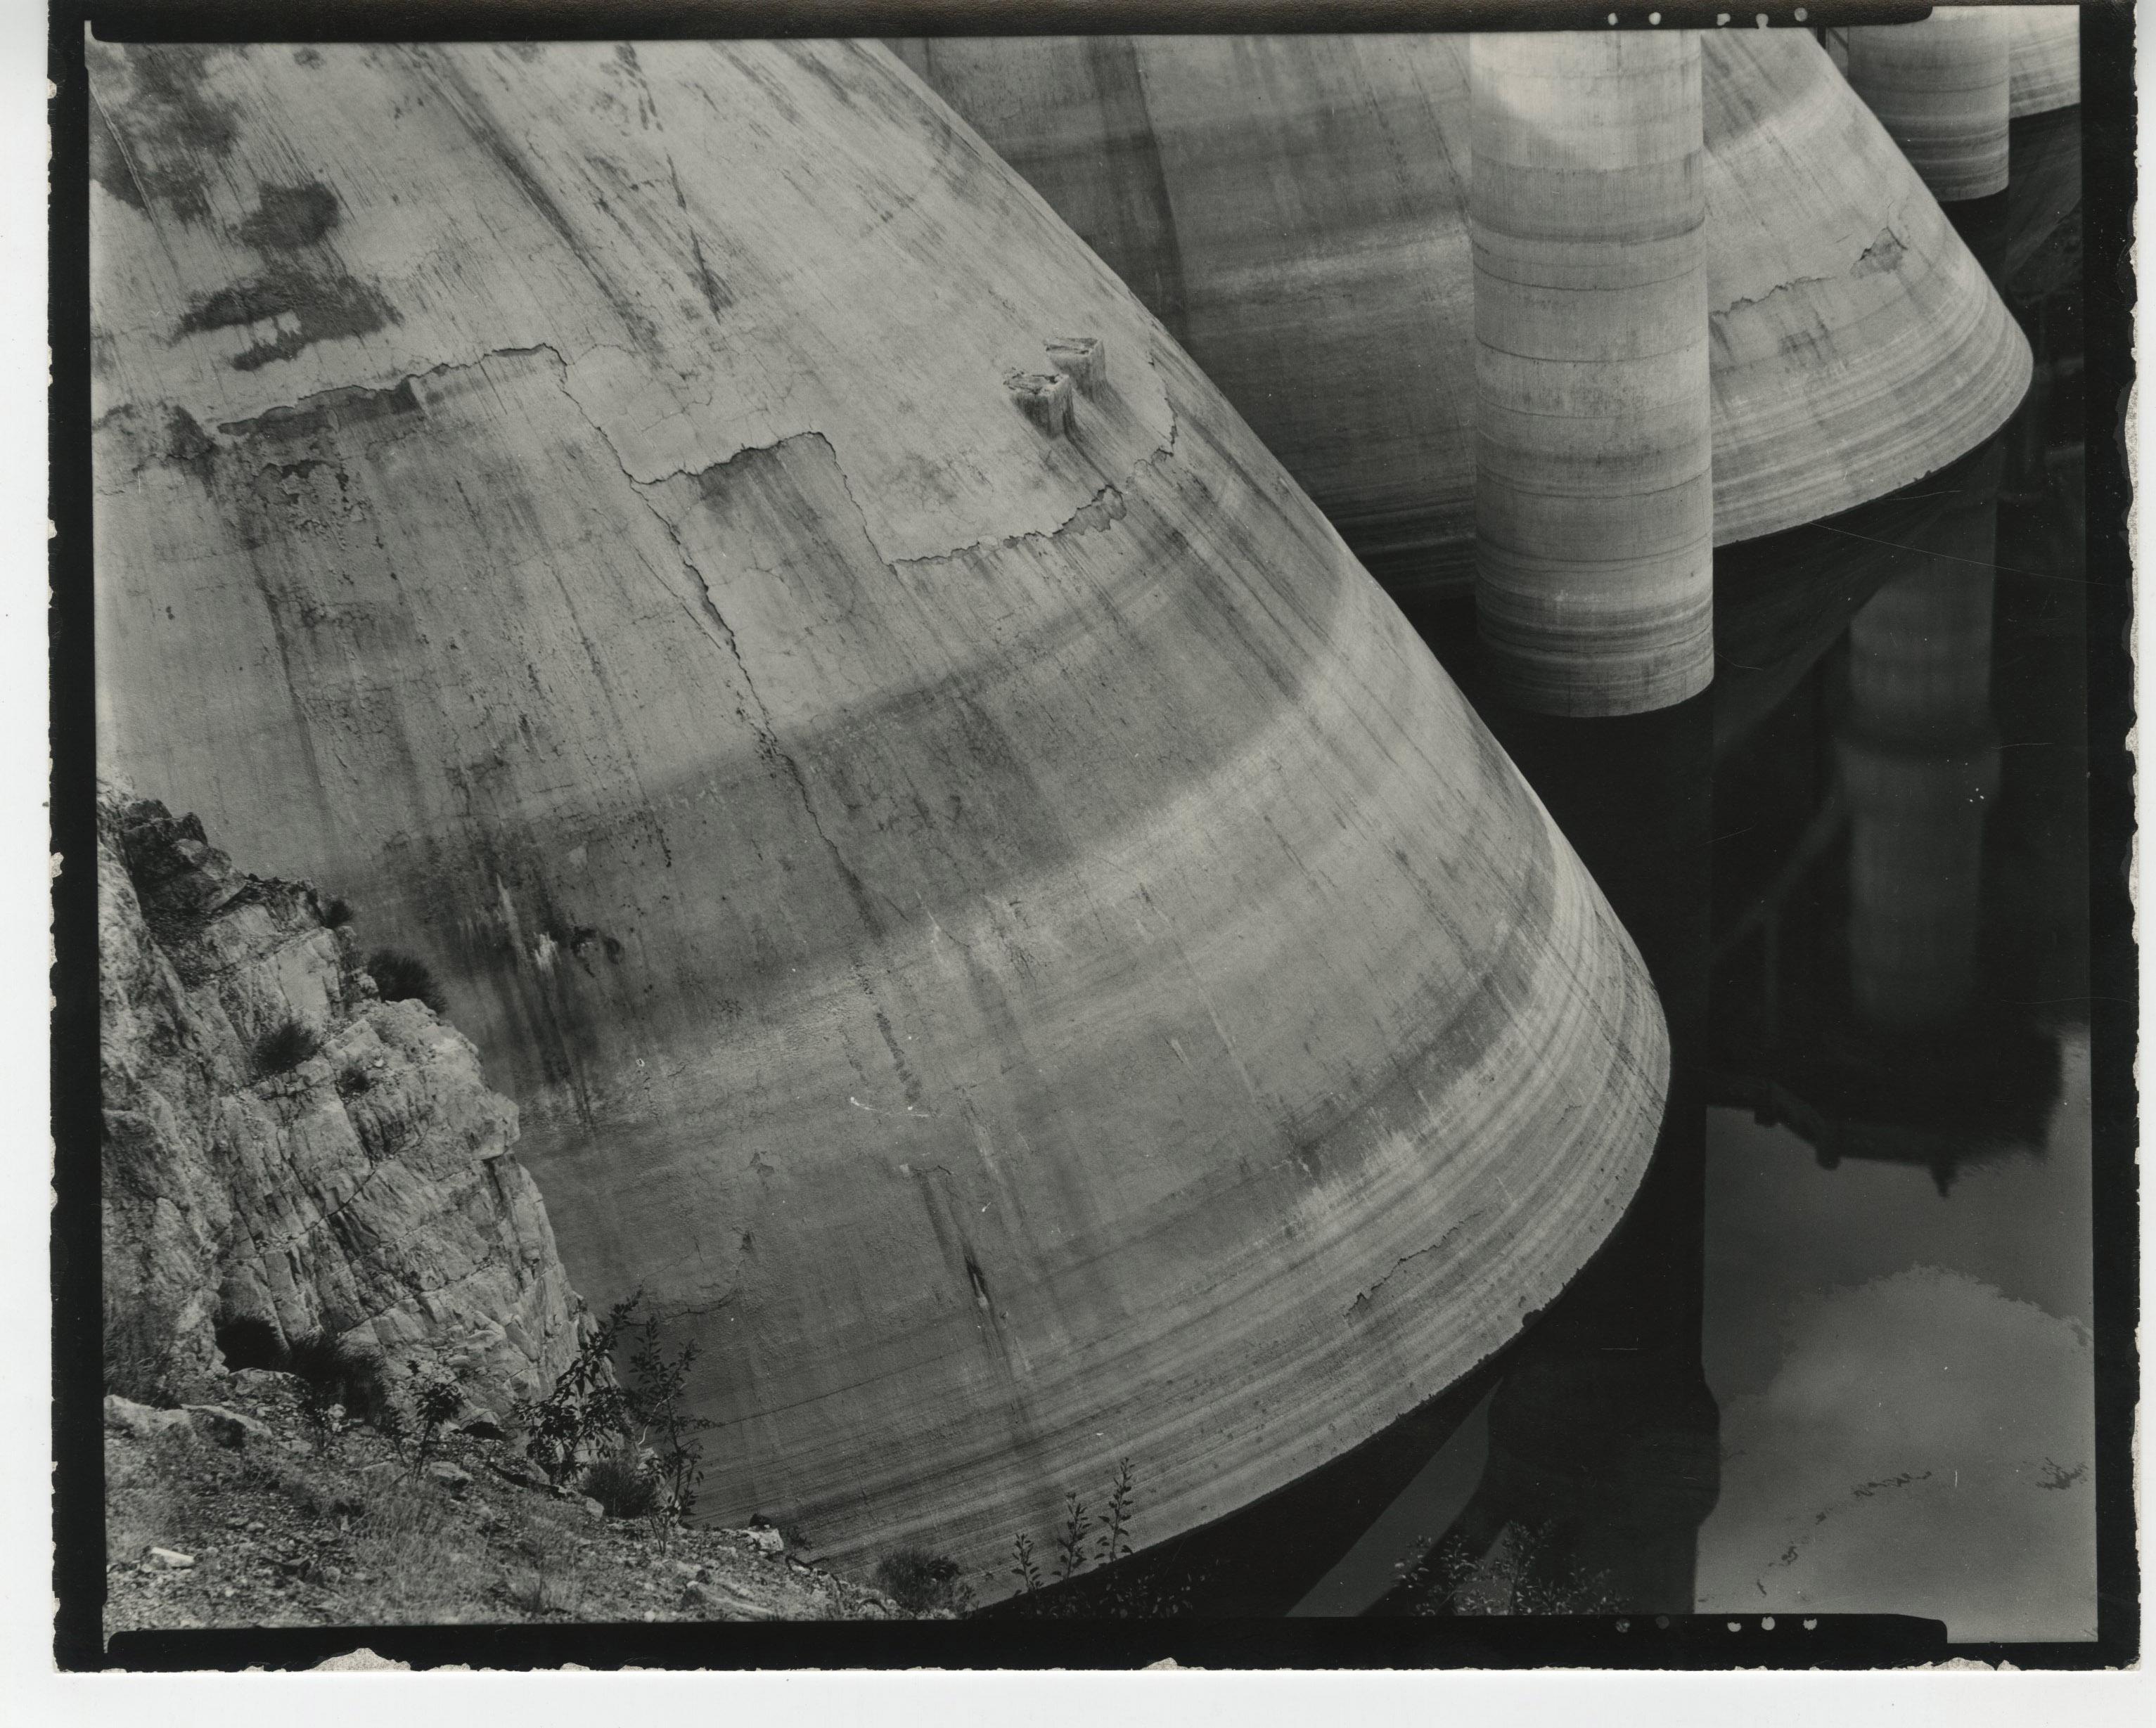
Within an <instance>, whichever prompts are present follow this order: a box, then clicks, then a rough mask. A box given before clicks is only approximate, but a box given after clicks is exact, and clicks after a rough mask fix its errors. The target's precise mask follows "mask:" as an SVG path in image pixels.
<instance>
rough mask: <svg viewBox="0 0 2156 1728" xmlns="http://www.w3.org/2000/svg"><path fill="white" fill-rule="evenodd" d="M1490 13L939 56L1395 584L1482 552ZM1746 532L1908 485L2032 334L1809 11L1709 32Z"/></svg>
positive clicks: (1736, 530)
mask: <svg viewBox="0 0 2156 1728" xmlns="http://www.w3.org/2000/svg"><path fill="white" fill-rule="evenodd" d="M1467 42H1468V38H1466V36H1361V37H1357V36H1342V37H1326V36H1278V37H1227V36H1214V37H1196V36H1191V37H1173V36H1160V37H1131V38H1112V37H1093V38H1071V37H1065V38H1055V37H1024V38H945V39H939V40H935V41H914V42H906V43H901V44H897V46H898V47H899V49H900V51H901V52H902V53H903V54H905V55H906V58H907V59H908V60H909V62H910V63H911V64H913V65H914V67H915V68H916V69H917V70H919V71H920V72H921V74H922V75H923V76H924V77H926V78H927V79H928V81H929V82H930V83H932V85H934V86H935V87H936V89H937V90H938V91H939V92H940V93H941V94H942V95H943V96H945V97H946V98H947V100H949V101H950V102H951V103H952V105H953V106H954V107H956V108H957V110H958V111H959V112H960V113H961V114H962V115H964V116H965V117H966V119H967V120H968V122H969V123H970V124H971V125H973V126H975V127H976V128H978V130H979V131H980V133H981V135H982V136H983V137H984V138H985V139H986V140H987V141H988V143H989V144H991V145H992V146H994V148H995V149H996V150H998V151H1000V152H1001V153H1002V154H1003V155H1004V157H1005V158H1006V159H1008V160H1009V162H1010V163H1011V164H1012V166H1013V167H1015V168H1017V169H1018V171H1019V172H1020V173H1021V174H1023V175H1024V176H1025V177H1026V178H1027V179H1028V180H1029V181H1030V182H1032V183H1033V184H1034V186H1035V187H1038V188H1039V191H1040V192H1041V195H1042V196H1043V197H1045V198H1046V199H1047V200H1048V201H1049V203H1051V204H1052V205H1054V206H1055V209H1056V211H1057V213H1059V214H1060V215H1061V216H1062V217H1063V218H1065V220H1066V221H1068V222H1069V223H1070V224H1071V226H1072V227H1073V228H1076V229H1077V230H1078V232H1079V233H1081V235H1082V236H1084V238H1086V241H1087V243H1088V244H1091V246H1092V247H1093V248H1094V249H1095V250H1096V251H1097V252H1098V253H1099V254H1101V257H1102V258H1103V259H1106V261H1107V263H1108V264H1110V266H1111V267H1112V268H1113V269H1115V270H1116V272H1117V274H1120V275H1121V276H1122V278H1123V279H1125V280H1126V281H1127V282H1128V283H1129V284H1130V285H1132V288H1133V289H1135V290H1137V293H1138V294H1139V295H1140V296H1141V297H1142V298H1143V299H1144V300H1145V302H1146V304H1147V305H1149V306H1150V307H1152V310H1154V311H1155V312H1157V313H1158V315H1160V317H1161V319H1162V320H1163V322H1164V323H1165V324H1166V325H1167V326H1168V328H1169V329H1170V330H1171V331H1173V332H1174V333H1175V334H1176V336H1177V337H1178V339H1179V340H1181V341H1183V342H1184V343H1186V344H1187V345H1188V347H1189V349H1190V351H1191V352H1192V354H1193V356H1196V358H1197V360H1198V361H1199V364H1200V365H1202V366H1203V367H1204V368H1205V370H1206V372H1207V373H1208V374H1209V376H1210V377H1212V378H1213V379H1214V381H1215V382H1217V383H1219V386H1220V387H1221V389H1222V391H1223V392H1224V393H1225V394H1226V395H1227V397H1228V398H1229V400H1230V401H1231V402H1233V403H1235V406H1236V408H1238V409H1239V410H1240V412H1241V413H1243V414H1245V416H1247V417H1248V418H1249V420H1250V424H1251V425H1252V427H1254V428H1255V429H1256V431H1257V433H1258V434H1259V436H1260V437H1261V438H1263V439H1264V440H1265V444H1266V445H1267V446H1268V447H1269V448H1270V449H1271V450H1272V451H1273V452H1274V453H1275V454H1276V455H1278V456H1279V458H1280V459H1281V462H1282V463H1283V464H1285V465H1286V468H1287V469H1288V470H1289V472H1290V473H1291V474H1294V475H1295V477H1296V479H1297V480H1298V481H1300V482H1301V485H1303V486H1305V487H1306V488H1307V489H1308V490H1309V492H1310V494H1311V496H1312V498H1313V499H1314V500H1316V501H1317V504H1318V505H1319V506H1320V507H1321V508H1322V509H1323V510H1325V512H1326V514H1327V515H1328V516H1330V517H1331V518H1332V520H1333V522H1334V523H1335V524H1337V526H1338V527H1339V529H1340V531H1341V532H1342V534H1343V535H1344V536H1347V541H1348V543H1349V544H1350V545H1351V546H1353V547H1354V549H1355V551H1356V553H1357V555H1358V556H1360V557H1361V558H1363V560H1364V561H1365V562H1367V563H1368V565H1369V567H1370V568H1371V570H1372V571H1373V572H1374V573H1375V574H1376V575H1377V576H1378V578H1379V579H1380V580H1381V581H1382V582H1384V583H1385V584H1386V585H1387V587H1390V588H1392V589H1393V590H1394V592H1402V593H1405V592H1409V591H1412V590H1417V589H1430V588H1435V589H1439V590H1443V589H1447V588H1456V589H1464V588H1465V587H1467V586H1468V585H1469V584H1470V583H1471V581H1472V579H1473V570H1472V541H1473V532H1472V531H1473V494H1474V476H1475V433H1476V372H1475V366H1476V361H1475V321H1474V292H1473V266H1472V263H1471V256H1470V243H1469V235H1468V225H1467V204H1468V188H1469V183H1470V180H1471V162H1472V156H1473V148H1472V140H1471V119H1470V117H1471V109H1472V103H1471V90H1470V84H1471V79H1470V71H1469V65H1468V51H1467ZM1701 57H1702V74H1701V92H1702V105H1703V110H1704V113H1703V123H1704V141H1705V151H1704V154H1703V155H1702V157H1701V160H1700V176H1701V180H1702V192H1703V194H1704V197H1705V200H1706V209H1707V217H1706V222H1705V224H1704V227H1703V229H1702V238H1703V240H1704V244H1705V249H1706V261H1707V295H1708V300H1707V304H1708V307H1709V311H1710V314H1711V315H1710V319H1709V326H1710V342H1711V351H1710V361H1711V377H1712V388H1713V403H1712V429H1713V444H1714V452H1713V492H1714V537H1715V541H1716V543H1717V545H1722V544H1727V543H1729V542H1731V541H1740V540H1747V539H1750V538H1752V537H1753V536H1758V535H1763V534H1771V533H1775V532H1778V531H1780V530H1782V529H1784V528H1789V527H1794V526H1796V525H1798V524H1799V523H1801V522H1807V521H1811V520H1815V519H1816V518H1818V517H1820V516H1823V515H1830V514H1832V513H1833V512H1835V511H1837V510H1846V509H1848V508H1850V507H1851V506H1852V505H1856V504H1860V503H1862V502H1863V501H1865V500H1868V499H1872V498H1876V497H1880V496H1881V495H1884V494H1886V493H1888V492H1891V491H1893V490H1895V489H1897V487H1900V486H1903V485H1907V484H1908V482H1910V481H1911V480H1913V479H1917V478H1919V477H1920V476H1922V475H1923V474H1928V473H1930V472H1931V471H1932V470H1933V469H1937V468H1939V467H1942V466H1943V465H1944V464H1946V463H1948V461H1951V460H1952V459H1954V458H1955V457H1957V456H1958V455H1960V454H1962V453H1963V451H1966V450H1969V449H1973V448H1974V446H1975V445H1977V444H1980V443H1981V442H1982V441H1983V440H1984V438H1987V437H1989V435H1990V434H1991V433H1993V432H1994V431H1996V430H1997V429H1998V428H1999V425H2000V424H2001V423H2003V422H2004V421H2005V418H2006V417H2007V416H2008V415H2009V414H2010V413H2012V412H2013V409H2014V407H2015V403H2018V402H2019V401H2020V398H2021V395H2022V392H2024V391H2025V389H2026V387H2027V386H2028V382H2029V367H2030V357H2029V346H2028V343H2027V342H2026V341H2025V339H2024V338H2023V337H2022V336H2021V333H2020V330H2019V329H2018V328H2017V327H2016V326H2015V323H2014V320H2013V319H2012V318H2011V317H2010V315H2008V313H2007V311H2006V309H2005V306H2004V305H2002V304H2001V303H2000V301H1999V296H1998V295H1997V294H1995V293H1994V291H1993V290H1992V288H1991V285H1990V284H1989V281H1987V280H1986V279H1985V277H1984V272H1983V270H1982V269H1981V268H1980V267H1979V264H1977V262H1976V260H1975V259H1974V258H1973V257H1972V256H1971V255H1970V254H1969V249H1968V248H1967V247H1966V246H1965V245H1963V243H1962V241H1961V239H1960V238H1958V236H1957V235H1956V234H1955V233H1954V231H1953V228H1952V226H1951V225H1950V224H1949V223H1948V222H1947V220H1946V218H1945V217H1944V216H1943V214H1942V213H1941V212H1940V210H1939V208H1938V204H1937V203H1936V202H1935V201H1934V200H1933V197H1932V195H1931V194H1930V193H1929V192H1928V191H1927V190H1926V189H1925V187H1924V184H1923V182H1922V181H1921V180H1920V179H1919V178H1918V177H1917V172H1916V171H1915V170H1914V169H1912V167H1910V166H1909V164H1908V162H1907V161H1905V160H1904V159H1903V158H1902V155H1901V153H1900V152H1899V151H1897V150H1896V148H1895V147H1894V145H1893V143H1892V140H1890V139H1889V138H1888V137H1887V136H1886V132H1885V131H1884V130H1883V129H1882V128H1881V126H1880V124H1879V122H1878V121H1877V120H1875V119H1874V118H1873V117H1872V115H1871V113H1870V112H1869V111H1868V110H1866V108H1865V106H1864V105H1863V103H1862V102H1861V101H1860V100H1858V99H1857V98H1856V95H1855V94H1854V93H1853V92H1852V91H1851V90H1850V88H1849V86H1848V85H1847V84H1846V83H1845V81H1844V80H1843V79H1842V78H1841V77H1840V75H1839V74H1837V73H1836V72H1835V69H1834V68H1833V66H1832V64H1830V61H1829V60H1828V59H1827V57H1826V55H1825V53H1824V52H1823V51H1822V50H1821V49H1820V45H1819V44H1818V43H1817V42H1816V41H1815V40H1814V39H1813V38H1811V36H1810V35H1809V33H1806V32H1804V31H1801V30H1733V29H1732V30H1717V31H1707V32H1702V38H1701Z"/></svg>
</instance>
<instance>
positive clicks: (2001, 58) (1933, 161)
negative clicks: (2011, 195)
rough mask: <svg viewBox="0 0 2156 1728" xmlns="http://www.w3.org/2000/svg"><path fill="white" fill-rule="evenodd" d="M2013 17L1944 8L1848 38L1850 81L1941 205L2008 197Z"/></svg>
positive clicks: (1985, 9) (1862, 28)
mask: <svg viewBox="0 0 2156 1728" xmlns="http://www.w3.org/2000/svg"><path fill="white" fill-rule="evenodd" d="M2010 64H2011V57H2010V48H2009V33H2008V29H2007V21H2006V16H2005V10H2004V9H2003V8H1999V7H1991V6H1941V7H1936V8H1933V12H1932V15H1931V16H1930V17H1929V18H1926V19H1925V20H1924V21H1923V22H1922V23H1915V24H1868V25H1859V26H1857V27H1856V28H1852V29H1851V31H1850V33H1849V82H1850V85H1851V87H1852V88H1853V89H1854V90H1856V93H1857V95H1860V96H1861V97H1863V98H1864V100H1865V101H1866V104H1867V105H1869V106H1870V107H1871V111H1872V112H1873V113H1874V114H1876V115H1878V116H1879V120H1880V123H1881V125H1882V126H1885V127H1886V131H1887V132H1888V134H1889V135H1890V136H1892V138H1893V140H1894V141H1895V142H1896V143H1897V144H1898V145H1900V146H1902V154H1903V155H1904V156H1907V157H1908V158H1909V162H1910V165H1911V166H1912V167H1914V168H1915V169H1916V171H1917V173H1919V174H1920V175H1922V177H1923V181H1924V184H1925V185H1927V186H1928V187H1931V189H1932V196H1933V197H1936V198H1937V199H1938V201H1939V202H1940V203H1943V204H1950V203H1958V202H1960V201H1962V200H1964V199H1969V198H1987V197H1990V196H1991V195H1992V194H1993V193H1994V192H2004V191H2005V189H2006V126H2007V120H2008V117H2009V110H2008V91H2009V88H2010V80H2009V69H2010Z"/></svg>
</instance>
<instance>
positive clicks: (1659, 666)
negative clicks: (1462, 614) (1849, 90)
mask: <svg viewBox="0 0 2156 1728" xmlns="http://www.w3.org/2000/svg"><path fill="white" fill-rule="evenodd" d="M1471 53H1472V64H1473V75H1474V97H1473V109H1474V130H1473V136H1474V170H1473V183H1472V189H1471V197H1470V203H1469V212H1470V217H1471V232H1472V235H1473V240H1474V252H1475V334H1476V386H1477V438H1476V478H1475V533H1476V603H1477V607H1478V609H1479V613H1480V618H1481V633H1482V638H1483V642H1484V645H1485V649H1486V661H1487V663H1488V664H1489V665H1490V666H1491V669H1492V672H1493V674H1494V676H1495V677H1496V679H1497V680H1498V682H1499V684H1500V685H1501V687H1502V688H1503V690H1504V691H1505V693H1506V695H1508V696H1509V697H1511V698H1512V700H1514V701H1516V702H1517V703H1519V704H1520V705H1522V706H1525V707H1529V708H1533V709H1537V710H1542V711H1544V712H1548V713H1555V714H1568V715H1609V714H1632V713H1638V712H1640V711H1642V710H1648V709H1653V708H1661V707H1665V706H1667V705H1670V704H1671V703H1674V702H1678V701H1681V700H1684V698H1686V697H1687V696H1690V695H1693V694H1695V693H1696V692H1697V691H1699V690H1703V689H1705V688H1706V686H1707V681H1708V680H1709V679H1711V678H1712V676H1713V672H1714V644H1713V635H1712V610H1713V576H1712V539H1713V529H1714V520H1713V494H1712V481H1711V476H1710V474H1709V466H1710V455H1711V449H1712V444H1711V438H1710V408H1709V395H1708V380H1707V269H1706V254H1705V248H1704V244H1703V233H1702V222H1703V218H1704V213H1705V205H1704V202H1703V197H1702V189H1701V179H1700V154H1701V148H1702V146H1701V109H1700V55H1699V40H1698V38H1697V34H1696V33H1692V32H1690V31H1673V32H1668V33H1663V32H1630V31H1628V32H1624V33H1618V32H1610V33H1606V34H1588V33H1554V34H1547V35H1531V34H1519V35H1509V36H1476V38H1474V40H1473V46H1472V50H1471Z"/></svg>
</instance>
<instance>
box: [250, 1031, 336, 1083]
mask: <svg viewBox="0 0 2156 1728" xmlns="http://www.w3.org/2000/svg"><path fill="white" fill-rule="evenodd" d="M321 1048H322V1041H321V1038H318V1037H317V1036H316V1033H315V1029H314V1028H313V1027H311V1026H310V1025H308V1024H307V1023H306V1022H305V1021H304V1020H297V1019H284V1020H280V1021H279V1022H278V1023H276V1024H275V1026H273V1027H271V1028H269V1030H268V1031H267V1032H265V1033H263V1034H262V1036H261V1037H259V1038H257V1039H255V1040H254V1065H255V1066H256V1067H257V1068H258V1069H260V1070H261V1071H262V1072H263V1073H264V1074H290V1072H291V1071H292V1070H293V1069H295V1068H297V1067H298V1066H299V1065H300V1064H301V1063H302V1062H305V1061H306V1060H307V1059H309V1058H311V1057H312V1056H315V1055H316V1054H319V1053H320V1052H321Z"/></svg>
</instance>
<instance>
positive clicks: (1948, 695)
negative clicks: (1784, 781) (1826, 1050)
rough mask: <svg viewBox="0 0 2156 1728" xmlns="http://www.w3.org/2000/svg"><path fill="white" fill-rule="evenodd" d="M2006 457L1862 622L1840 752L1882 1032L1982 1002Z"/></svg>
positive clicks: (1852, 868)
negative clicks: (1996, 558)
mask: <svg viewBox="0 0 2156 1728" xmlns="http://www.w3.org/2000/svg"><path fill="white" fill-rule="evenodd" d="M1999 454H2000V453H1999V452H1998V451H1996V450H1994V455H1993V458H1992V459H1991V460H1990V461H1989V463H1988V464H1986V465H1985V467H1984V469H1983V470H1982V471H1980V473H1979V474H1978V475H1976V476H1973V477H1972V486H1973V488H1974V490H1972V491H1971V492H1970V493H1969V494H1968V495H1966V498H1965V500H1963V501H1961V502H1959V503H1958V504H1957V505H1956V506H1955V507H1954V508H1953V510H1950V511H1949V512H1948V514H1947V515H1946V516H1945V517H1944V518H1943V520H1941V522H1940V523H1939V525H1938V529H1937V531H1935V533H1934V534H1933V536H1931V539H1930V544H1929V550H1930V551H1931V553H1932V556H1930V557H1929V558H1928V560H1927V561H1925V562H1924V563H1923V564H1922V566H1921V567H1918V568H1917V569H1915V570H1912V571H1910V572H1908V573H1907V574H1906V575H1903V576H1899V577H1896V578H1895V579H1894V580H1893V581H1892V582H1889V583H1888V584H1887V585H1886V587H1883V588H1881V590H1880V591H1879V592H1878V593H1877V594H1876V595H1874V596H1873V597H1872V598H1871V602H1869V603H1868V604H1867V605H1866V607H1865V608H1864V610H1863V611H1862V612H1861V613H1858V614H1857V616H1856V619H1855V621H1854V622H1853V623H1851V626H1850V631H1849V679H1848V705H1847V708H1846V710H1845V713H1844V715H1843V719H1842V724H1841V727H1840V740H1839V750H1838V755H1839V756H1840V767H1841V773H1842V778H1843V783H1844V784H1845V787H1846V788H1847V791H1848V795H1849V802H1850V811H1851V838H1850V864H1849V894H1850V907H1849V956H1850V962H1849V963H1850V983H1851V992H1852V993H1853V994H1854V996H1855V998H1856V1008H1857V1012H1858V1013H1860V1014H1861V1016H1862V1017H1863V1018H1864V1019H1865V1020H1866V1021H1867V1022H1868V1023H1871V1025H1872V1026H1873V1027H1875V1028H1878V1029H1881V1030H1892V1031H1921V1030H1924V1029H1926V1028H1936V1027H1938V1026H1941V1025H1943V1024H1945V1023H1948V1022H1951V1021H1952V1020H1953V1019H1954V1018H1957V1017H1958V1015H1959V1014H1960V1013H1961V1012H1962V1011H1963V1009H1964V1008H1966V1007H1967V1006H1968V1003H1969V995H1970V992H1971V991H1972V989H1973V988H1974V982H1975V976H1976V944H1977V930H1978V920H1979V900H1980V896H1981V890H1982V875H1983V854H1984V813H1985V807H1986V806H1987V805H1988V803H1989V802H1990V800H1991V798H1992V797H1993V795H1994V793H1995V792H1996V791H1997V789H1998V784H1999V741H1998V736H1997V733H1996V731H1995V729H1994V726H1993V724H1992V720H1991V603H1992V587H1993V583H1994V577H1993V574H1992V570H1991V563H1992V557H1993V551H1994V542H1995V541H1996V537H1997V532H1998V481H1999Z"/></svg>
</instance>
